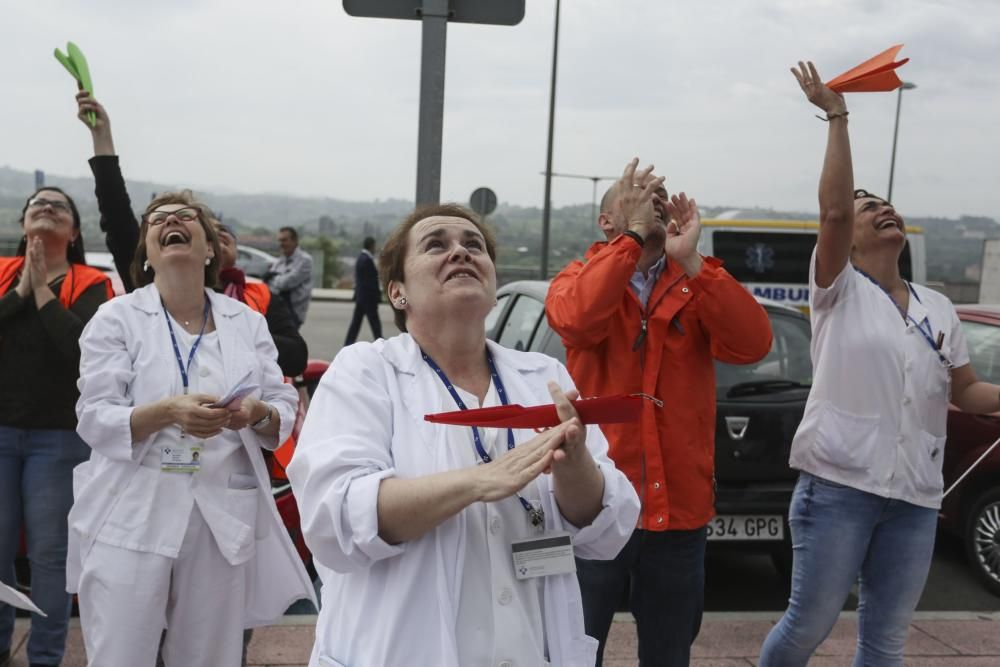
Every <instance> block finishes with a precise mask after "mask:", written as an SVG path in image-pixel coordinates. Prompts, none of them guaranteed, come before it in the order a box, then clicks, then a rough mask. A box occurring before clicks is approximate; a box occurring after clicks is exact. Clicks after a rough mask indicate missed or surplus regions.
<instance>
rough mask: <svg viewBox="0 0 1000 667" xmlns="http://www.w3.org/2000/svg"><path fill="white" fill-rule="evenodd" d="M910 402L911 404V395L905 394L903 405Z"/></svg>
mask: <svg viewBox="0 0 1000 667" xmlns="http://www.w3.org/2000/svg"><path fill="white" fill-rule="evenodd" d="M909 404H910V397H909V396H904V397H903V405H909Z"/></svg>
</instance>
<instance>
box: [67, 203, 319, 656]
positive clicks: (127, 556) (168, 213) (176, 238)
mask: <svg viewBox="0 0 1000 667" xmlns="http://www.w3.org/2000/svg"><path fill="white" fill-rule="evenodd" d="M219 256H220V247H219V243H218V239H217V238H216V233H215V228H214V226H213V225H212V223H211V221H210V219H209V217H208V215H207V213H206V211H205V208H204V206H203V205H202V204H200V203H199V202H198V201H196V200H195V199H194V198H193V197H192V196H191V194H190V192H188V191H185V192H180V193H164V194H162V195H160V196H158V197H157V198H156V199H154V200H153V201H152V202H151V203H150V205H149V207H148V208H147V210H146V212H145V215H144V216H143V223H142V226H141V227H140V229H139V246H138V248H137V252H136V255H135V259H134V260H133V266H132V278H133V281H134V284H135V285H136V287H137V288H138V289H136V290H135V291H134V292H132V293H131V294H127V295H125V296H121V297H117V298H116V299H114V300H112V301H111V302H109V303H108V304H106V305H105V306H104V307H103V308H102V309H100V310H99V311H98V313H97V314H96V315H95V316H94V318H93V319H92V320H91V321H90V323H89V324H88V326H87V328H86V329H85V330H84V332H83V335H82V336H81V338H80V350H81V356H80V398H79V401H78V402H77V406H76V410H77V416H78V418H79V421H78V425H77V431H78V432H79V433H80V435H81V436H82V437H83V439H84V440H85V441H86V442H87V443H88V444H89V445H90V446H91V448H92V450H93V452H92V454H91V457H90V460H89V461H88V462H87V463H85V464H82V465H80V466H78V467H77V468H76V470H75V471H74V478H73V486H74V496H75V501H74V504H73V508H72V510H71V511H70V513H69V519H68V521H69V526H70V550H69V559H68V563H67V583H68V586H69V590H70V591H71V592H76V593H79V600H80V621H81V627H82V630H83V635H84V641H85V644H86V649H87V656H88V659H89V660H90V662H91V664H94V665H150V666H151V665H153V664H154V662H155V660H156V655H157V652H158V650H159V647H160V640H161V634H162V633H163V630H164V628H166V634H165V639H164V641H163V659H164V662H165V664H166V665H167V667H179V666H181V665H183V666H184V667H235V666H236V665H239V664H240V659H241V654H242V651H243V642H242V636H243V629H244V628H248V627H254V626H257V625H263V624H268V623H273V622H274V620H275V619H277V618H279V617H280V616H281V615H282V614H283V613H284V612H285V610H286V609H287V608H288V606H289V604H291V603H292V602H294V601H295V600H297V599H302V598H305V599H310V600H313V599H314V594H313V589H312V583H311V581H310V580H309V576H308V575H307V574H306V571H305V568H304V567H303V565H302V562H301V560H300V559H299V557H298V554H297V552H296V551H295V548H294V546H293V545H292V542H291V540H290V538H289V537H288V534H287V533H286V531H285V530H284V529H283V526H282V523H281V519H280V517H279V516H278V512H277V508H276V507H275V503H274V498H273V497H272V495H271V484H270V477H269V475H268V472H267V470H266V467H265V464H264V458H263V455H262V451H263V450H264V449H274V448H275V447H276V446H277V445H278V443H280V442H282V441H284V440H285V438H287V436H288V434H289V433H290V432H291V429H292V422H293V421H294V414H295V408H296V402H297V399H296V394H295V390H294V389H293V388H292V387H291V386H290V385H288V384H286V383H285V382H283V378H282V373H281V370H280V369H279V368H278V365H277V350H276V349H275V346H274V342H273V340H272V338H271V336H270V334H269V332H268V330H267V326H266V324H265V322H264V318H263V317H262V316H261V315H260V314H258V313H256V312H254V311H253V310H252V309H250V308H249V307H247V306H246V305H245V304H243V303H240V302H239V301H237V300H236V299H231V298H228V297H226V296H224V295H222V294H219V293H217V292H215V291H214V290H212V289H211V287H212V286H213V285H214V283H215V281H216V277H217V274H218V267H219V261H220V259H219ZM244 383H245V384H246V385H250V386H254V387H256V389H254V390H253V391H252V393H250V394H249V395H246V396H245V397H237V398H233V399H228V398H227V399H221V398H220V397H222V396H224V395H226V394H228V393H229V392H230V391H232V390H234V389H236V388H237V387H238V386H239V385H240V384H244Z"/></svg>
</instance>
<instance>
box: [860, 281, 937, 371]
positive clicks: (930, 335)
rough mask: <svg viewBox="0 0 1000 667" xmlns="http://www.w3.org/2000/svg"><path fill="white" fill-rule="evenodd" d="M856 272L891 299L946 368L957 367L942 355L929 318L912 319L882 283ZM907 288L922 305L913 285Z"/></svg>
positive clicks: (904, 318) (908, 283) (907, 283)
mask: <svg viewBox="0 0 1000 667" xmlns="http://www.w3.org/2000/svg"><path fill="white" fill-rule="evenodd" d="M852 266H853V265H852ZM854 270H855V271H857V272H858V273H860V274H861V275H863V276H864V277H865V278H867V279H868V280H870V281H872V284H874V285H875V286H876V287H878V288H879V289H880V290H882V293H883V294H885V295H886V297H888V298H889V301H891V302H892V305H894V306H895V307H896V310H897V311H899V314H900V315H902V316H903V320H904V321H906V322H909V323H911V324H912V325H913V326H915V327H916V328H917V331H919V332H920V335H921V336H923V338H924V340H925V341H927V344H928V345H929V346H930V348H931V350H933V351H934V354H936V355H937V357H938V360H939V361H940V362H941V364H942V365H943V366H944V367H945V368H949V369H950V368H954V367H955V366H954V364H952V363H951V361H949V360H948V359H947V357H945V356H944V354H942V353H941V346H940V345H938V344H937V343H936V342H934V329H932V328H931V321H930V319H929V318H927V317H925V318H924V321H923V322H917V321H916V320H915V319H913V318H912V317H910V314H909V313H908V312H906V311H905V310H903V307H902V306H900V305H899V304H898V303H896V300H895V299H893V298H892V295H891V294H889V290H887V289H886V288H885V287H883V286H882V283H880V282H879V281H877V280H875V278H873V277H872V276H870V275H868V274H867V273H866V272H864V271H862V270H861V269H859V268H858V267H856V266H855V267H854ZM906 288H907V289H908V290H909V291H910V294H911V295H912V296H913V298H914V299H916V300H917V303H921V304H922V303H923V301H921V300H920V297H919V296H917V292H916V290H914V289H913V285H911V284H910V282H909V281H907V282H906Z"/></svg>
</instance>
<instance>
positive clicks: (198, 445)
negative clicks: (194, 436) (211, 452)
mask: <svg viewBox="0 0 1000 667" xmlns="http://www.w3.org/2000/svg"><path fill="white" fill-rule="evenodd" d="M202 444H203V443H202V442H201V441H199V440H194V441H189V440H187V439H185V438H181V439H180V440H178V441H177V442H173V443H171V444H169V445H163V446H162V447H160V470H161V471H163V472H186V473H194V472H198V470H199V469H201V449H202Z"/></svg>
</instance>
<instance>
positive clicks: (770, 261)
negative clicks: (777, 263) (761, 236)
mask: <svg viewBox="0 0 1000 667" xmlns="http://www.w3.org/2000/svg"><path fill="white" fill-rule="evenodd" d="M746 263H747V268H748V269H750V270H751V271H753V272H754V273H764V272H765V271H767V270H768V269H770V268H773V267H774V248H772V247H771V246H769V245H767V244H765V243H754V244H753V245H752V246H750V247H748V248H747V252H746Z"/></svg>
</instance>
